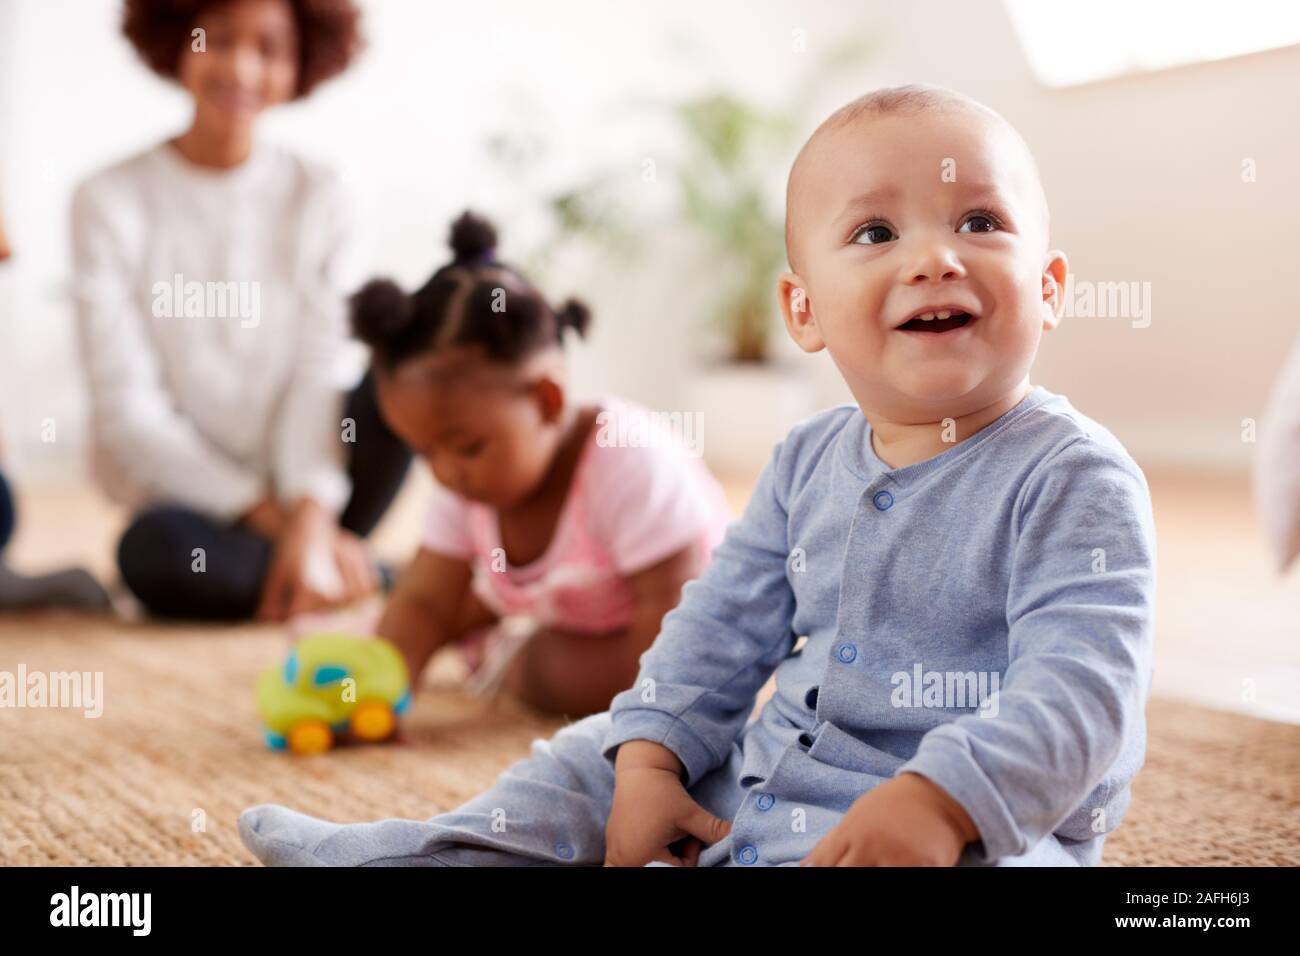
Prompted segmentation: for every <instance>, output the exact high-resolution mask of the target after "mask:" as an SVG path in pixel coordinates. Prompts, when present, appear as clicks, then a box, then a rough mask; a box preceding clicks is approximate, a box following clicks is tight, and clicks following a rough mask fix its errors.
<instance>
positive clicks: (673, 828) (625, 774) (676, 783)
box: [605, 740, 731, 866]
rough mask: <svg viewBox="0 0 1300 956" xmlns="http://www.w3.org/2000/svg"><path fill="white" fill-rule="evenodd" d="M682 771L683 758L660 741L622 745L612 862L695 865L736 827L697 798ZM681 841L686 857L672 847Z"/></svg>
mask: <svg viewBox="0 0 1300 956" xmlns="http://www.w3.org/2000/svg"><path fill="white" fill-rule="evenodd" d="M681 772H682V765H681V761H679V760H678V759H677V757H676V756H675V755H674V754H673V753H672V751H670V750H668V749H667V748H666V747H663V746H660V745H659V744H655V743H651V742H650V741H644V740H632V741H628V742H627V743H625V744H623V745H622V746H621V747H620V748H619V752H618V759H617V761H616V763H615V774H614V804H613V807H612V808H611V810H610V814H609V822H608V823H607V824H606V826H605V865H606V866H645V865H646V864H647V863H649V862H651V861H659V862H662V863H669V864H671V865H673V866H694V865H695V863H696V861H697V860H698V859H699V856H700V849H701V848H702V847H703V846H707V845H710V844H713V843H716V842H718V841H719V840H721V839H722V838H723V837H725V836H726V835H727V834H728V833H730V832H731V824H730V823H728V822H727V821H726V820H723V819H721V818H720V817H715V816H714V815H713V814H711V813H709V811H708V810H705V809H704V808H703V807H702V806H700V805H699V804H698V803H696V802H695V800H694V799H692V797H691V795H690V794H689V793H687V791H686V787H685V786H683V785H682V779H681ZM679 841H684V843H683V847H682V850H681V855H680V856H679V855H677V854H676V853H674V852H673V851H672V849H671V848H670V846H671V845H672V844H675V843H678V842H679Z"/></svg>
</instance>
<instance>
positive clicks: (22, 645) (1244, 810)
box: [0, 616, 1300, 866]
mask: <svg viewBox="0 0 1300 956" xmlns="http://www.w3.org/2000/svg"><path fill="white" fill-rule="evenodd" d="M285 647H286V639H285V637H284V636H283V635H282V633H280V632H277V631H275V630H272V629H266V628H257V627H236V628H220V627H202V628H197V627H184V626H167V625H157V624H151V625H130V624H123V623H122V622H121V621H117V620H110V619H107V618H105V619H86V618H72V617H57V616H31V617H20V618H12V617H10V618H6V619H5V620H4V621H2V622H0V671H8V672H10V673H14V674H17V673H18V671H19V668H20V667H23V668H25V669H26V671H27V672H28V673H32V672H42V673H50V672H70V671H81V672H91V673H95V672H98V673H102V675H103V693H102V698H103V699H102V714H101V715H100V716H99V717H88V716H86V715H85V713H84V708H83V710H74V709H54V708H0V862H3V863H4V864H7V865H55V864H62V865H104V864H113V865H116V864H126V865H140V866H147V865H212V864H223V865H225V864H235V865H247V864H251V863H252V862H253V859H252V857H250V856H249V855H248V853H247V852H246V851H245V850H244V849H243V846H242V845H241V844H240V842H239V837H238V834H237V833H236V831H235V819H236V817H237V815H238V813H239V811H240V810H241V809H243V808H244V807H247V806H250V805H252V804H255V803H263V802H275V803H283V804H286V805H288V806H292V807H294V808H296V809H299V810H302V811H304V812H307V813H311V814H315V815H318V816H322V817H326V818H329V819H334V820H374V819H379V818H382V817H409V818H423V817H427V816H430V815H432V814H434V813H438V812H440V811H443V810H448V809H451V808H452V807H455V806H457V805H458V804H460V803H462V802H464V801H465V800H467V799H468V798H470V797H471V796H473V795H474V794H476V793H479V792H480V791H482V790H483V789H485V788H486V787H488V786H490V785H491V784H492V782H493V781H494V780H495V778H496V776H497V774H499V773H500V772H501V771H502V770H503V769H505V767H506V766H507V765H508V764H510V763H511V762H513V761H514V760H516V759H518V758H520V757H523V756H525V755H527V753H528V748H529V744H530V742H531V741H532V740H534V739H535V738H537V737H544V736H548V735H549V734H551V733H553V732H554V731H555V730H556V729H558V728H559V727H561V726H562V725H563V724H564V721H563V720H557V719H543V718H540V717H538V716H536V715H533V714H530V713H529V712H527V711H525V710H523V709H522V708H519V707H516V706H513V705H510V704H509V703H495V704H489V703H484V702H482V701H479V700H475V699H472V698H469V697H466V696H465V695H464V694H462V693H460V692H459V691H458V690H457V689H456V678H457V669H456V668H457V665H456V663H455V661H454V660H452V659H451V658H446V657H445V658H441V659H439V660H438V661H436V662H435V666H434V668H433V669H432V673H431V674H430V675H429V683H430V684H431V685H432V686H430V687H426V688H425V689H424V690H423V692H422V693H421V694H419V695H418V696H417V698H416V703H415V706H414V708H413V711H412V713H411V714H410V715H409V716H408V717H407V718H406V720H405V722H404V731H403V735H404V739H403V740H402V741H401V742H399V743H396V744H393V745H388V746H377V747H353V748H342V749H338V750H336V751H334V752H332V753H330V754H328V755H326V756H323V757H317V758H310V759H302V758H293V757H289V756H286V755H283V754H278V753H272V752H270V751H268V750H267V749H266V748H265V747H264V746H263V745H262V742H261V737H260V732H259V728H258V723H257V720H256V718H255V716H254V713H253V700H252V686H253V681H254V678H255V676H256V674H257V673H258V671H259V670H260V669H262V668H263V667H266V666H268V665H271V664H275V663H278V662H279V661H280V660H281V657H282V655H283V653H284V649H285ZM1148 717H1149V724H1150V726H1149V740H1148V747H1147V763H1146V766H1145V768H1144V769H1143V770H1142V772H1141V774H1140V775H1139V776H1138V778H1137V780H1136V782H1135V784H1134V798H1133V805H1132V808H1131V809H1130V812H1129V815H1128V817H1127V819H1126V820H1125V822H1124V823H1123V825H1122V826H1121V827H1120V828H1119V830H1118V831H1116V833H1115V834H1113V835H1112V836H1111V837H1110V839H1109V840H1108V842H1107V844H1106V852H1105V859H1104V862H1105V863H1106V864H1108V865H1155V864H1173V865H1192V864H1209V865H1268V864H1279V865H1296V864H1300V823H1298V821H1300V727H1297V726H1292V725H1288V724H1279V723H1273V722H1269V721H1264V720H1258V719H1254V718H1251V717H1246V716H1239V715H1234V714H1227V713H1220V712H1217V711H1211V710H1207V709H1204V708H1200V707H1196V706H1192V705H1189V704H1184V703H1179V702H1174V701H1170V700H1161V699H1156V700H1153V701H1152V703H1151V705H1150V707H1149V711H1148Z"/></svg>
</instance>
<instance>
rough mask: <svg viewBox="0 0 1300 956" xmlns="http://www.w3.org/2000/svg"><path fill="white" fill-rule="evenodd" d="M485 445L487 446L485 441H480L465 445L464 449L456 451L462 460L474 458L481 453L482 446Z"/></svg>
mask: <svg viewBox="0 0 1300 956" xmlns="http://www.w3.org/2000/svg"><path fill="white" fill-rule="evenodd" d="M486 444H487V442H486V441H483V440H481V439H480V440H479V441H476V442H474V444H472V445H466V446H465V447H464V448H461V449H459V450H458V451H459V454H460V456H461V457H462V458H475V457H477V456H478V455H479V454H481V453H482V451H483V446H484V445H486Z"/></svg>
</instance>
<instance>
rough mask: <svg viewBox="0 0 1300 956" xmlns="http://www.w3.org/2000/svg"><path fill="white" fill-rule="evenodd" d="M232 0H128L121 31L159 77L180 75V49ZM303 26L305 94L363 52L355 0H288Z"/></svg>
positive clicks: (300, 39)
mask: <svg viewBox="0 0 1300 956" xmlns="http://www.w3.org/2000/svg"><path fill="white" fill-rule="evenodd" d="M230 2H232V0H126V10H125V16H124V17H123V20H122V32H123V33H125V34H126V38H127V39H128V40H130V41H131V45H132V46H134V47H135V49H136V52H137V53H139V54H140V58H141V59H143V60H144V62H145V63H146V64H148V66H149V68H150V69H151V70H153V71H154V72H155V73H157V74H158V75H159V76H163V77H166V78H167V79H171V80H174V79H176V71H177V66H178V64H179V62H180V58H181V51H182V50H183V49H184V48H185V47H187V46H188V45H189V43H190V31H191V30H192V29H193V28H194V23H195V21H197V20H198V19H199V17H200V16H202V15H203V13H204V12H205V11H207V10H210V9H211V8H213V7H218V6H222V5H224V4H226V3H230ZM286 2H287V3H288V4H289V7H290V8H291V9H292V10H293V18H294V22H295V23H297V25H298V91H297V94H296V95H297V96H298V97H303V96H306V95H307V94H308V93H310V92H311V91H312V90H314V89H315V88H316V87H317V86H319V85H320V84H321V83H323V82H324V81H325V80H328V79H330V78H331V77H333V76H337V75H338V74H339V73H342V72H343V71H344V70H345V69H346V68H347V66H348V64H349V63H351V62H352V60H353V58H355V57H356V55H357V53H359V52H360V51H361V47H362V45H363V43H362V39H361V28H360V22H361V12H360V11H359V10H358V9H357V7H356V5H355V3H353V0H286Z"/></svg>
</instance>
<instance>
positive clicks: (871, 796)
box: [800, 773, 979, 866]
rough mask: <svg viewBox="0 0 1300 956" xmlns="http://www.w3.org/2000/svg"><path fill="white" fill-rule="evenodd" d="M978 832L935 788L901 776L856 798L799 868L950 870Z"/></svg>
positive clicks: (915, 777)
mask: <svg viewBox="0 0 1300 956" xmlns="http://www.w3.org/2000/svg"><path fill="white" fill-rule="evenodd" d="M978 839H979V831H978V830H976V829H975V824H974V823H973V822H972V821H971V819H970V817H969V816H968V815H967V814H966V811H965V810H964V809H963V808H962V806H961V804H959V803H957V801H956V800H954V799H953V798H952V797H950V796H949V795H948V793H947V792H946V791H944V790H943V789H942V788H940V787H939V786H938V785H937V784H935V783H932V782H931V781H930V780H928V779H926V778H925V777H922V776H921V775H920V774H915V773H901V774H899V775H898V776H897V777H895V778H894V779H893V780H887V781H885V782H884V783H882V784H880V785H879V786H877V787H874V788H873V789H871V790H869V791H867V792H866V793H865V794H863V795H862V796H861V797H859V798H858V799H857V800H856V801H855V802H854V804H853V806H851V807H850V808H849V812H848V813H846V814H845V815H844V819H843V820H841V821H840V823H839V825H838V826H837V827H835V829H833V830H832V831H831V832H830V833H828V834H826V836H824V837H822V838H821V840H820V841H818V843H817V845H816V846H815V847H813V850H812V852H811V853H809V854H808V856H806V857H805V858H804V859H803V861H802V862H801V863H800V866H953V865H954V864H956V862H957V860H958V859H959V858H960V857H961V852H962V849H963V848H964V847H965V846H966V844H967V843H970V842H971V841H973V840H978Z"/></svg>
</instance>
